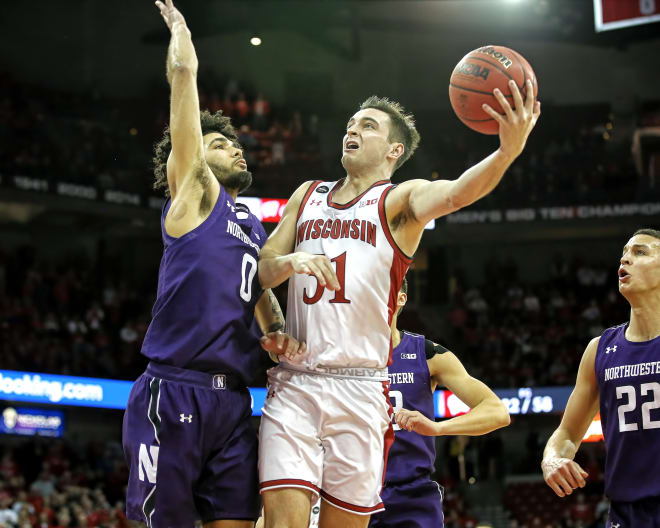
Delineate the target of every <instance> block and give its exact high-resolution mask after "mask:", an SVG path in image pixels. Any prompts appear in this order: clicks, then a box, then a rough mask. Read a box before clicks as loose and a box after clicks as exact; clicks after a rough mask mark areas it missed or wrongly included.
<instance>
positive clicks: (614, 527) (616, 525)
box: [610, 523, 621, 528]
mask: <svg viewBox="0 0 660 528" xmlns="http://www.w3.org/2000/svg"><path fill="white" fill-rule="evenodd" d="M610 526H611V527H612V528H619V526H621V523H616V524H614V523H612V524H610Z"/></svg>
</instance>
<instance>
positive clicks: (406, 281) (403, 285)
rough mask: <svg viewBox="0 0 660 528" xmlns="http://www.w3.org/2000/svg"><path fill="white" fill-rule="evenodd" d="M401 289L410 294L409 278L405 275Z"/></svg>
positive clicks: (402, 291)
mask: <svg viewBox="0 0 660 528" xmlns="http://www.w3.org/2000/svg"><path fill="white" fill-rule="evenodd" d="M399 291H400V292H401V293H405V294H406V295H408V279H406V277H405V276H404V277H403V282H402V283H401V288H400V289H399Z"/></svg>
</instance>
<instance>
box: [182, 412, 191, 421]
mask: <svg viewBox="0 0 660 528" xmlns="http://www.w3.org/2000/svg"><path fill="white" fill-rule="evenodd" d="M179 416H180V418H179V421H180V422H181V423H184V422H188V423H192V414H189V415H188V416H186V415H185V414H183V413H181V414H180V415H179Z"/></svg>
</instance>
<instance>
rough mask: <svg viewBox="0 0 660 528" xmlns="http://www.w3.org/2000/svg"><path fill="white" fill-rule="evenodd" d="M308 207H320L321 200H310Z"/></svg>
mask: <svg viewBox="0 0 660 528" xmlns="http://www.w3.org/2000/svg"><path fill="white" fill-rule="evenodd" d="M309 205H321V200H312V201H311V202H309Z"/></svg>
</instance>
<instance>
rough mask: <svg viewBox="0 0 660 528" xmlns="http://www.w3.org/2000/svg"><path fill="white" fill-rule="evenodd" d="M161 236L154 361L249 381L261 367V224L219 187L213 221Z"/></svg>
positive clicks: (148, 344) (151, 347)
mask: <svg viewBox="0 0 660 528" xmlns="http://www.w3.org/2000/svg"><path fill="white" fill-rule="evenodd" d="M170 204H171V202H170V201H169V200H168V201H167V203H166V204H165V207H164V208H163V213H162V217H161V230H162V234H163V244H164V246H165V248H164V251H163V258H162V260H161V262H160V270H159V273H158V295H157V298H156V302H155V304H154V307H153V311H152V315H153V319H152V321H151V324H150V325H149V329H148V330H147V335H146V337H145V339H144V343H143V345H142V353H143V354H144V355H145V356H147V357H148V358H149V359H150V360H153V361H156V362H158V363H163V364H166V365H171V366H174V367H179V368H185V369H190V370H198V371H202V372H225V373H234V374H238V375H239V376H241V378H242V379H243V381H244V382H248V381H249V380H250V377H251V373H252V372H253V371H254V370H255V368H256V365H257V363H258V361H259V356H258V354H255V353H253V351H255V350H260V347H259V343H258V341H257V337H256V335H255V334H254V332H251V331H250V327H251V325H252V322H253V319H254V306H255V304H256V302H257V300H258V299H259V297H260V295H261V293H262V291H261V288H260V286H259V280H258V276H257V261H258V259H259V250H260V249H261V247H262V246H263V245H264V243H265V242H266V233H265V231H264V229H263V226H262V225H261V223H260V222H259V221H258V220H257V218H256V217H255V216H254V215H252V214H251V213H250V212H249V211H248V209H247V207H245V206H244V205H242V204H235V203H234V200H233V199H232V197H231V196H229V194H228V193H227V192H226V191H225V189H224V188H223V187H222V186H221V187H220V194H219V196H218V201H217V202H216V204H215V206H214V207H213V210H212V211H211V214H210V215H209V217H208V218H207V219H206V220H205V221H204V222H203V223H202V224H201V225H200V226H198V227H196V228H195V229H193V230H192V231H190V232H189V233H186V234H185V235H183V236H182V237H179V238H174V237H171V236H169V235H168V234H167V232H166V231H165V217H166V215H167V211H168V210H169V207H170Z"/></svg>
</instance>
